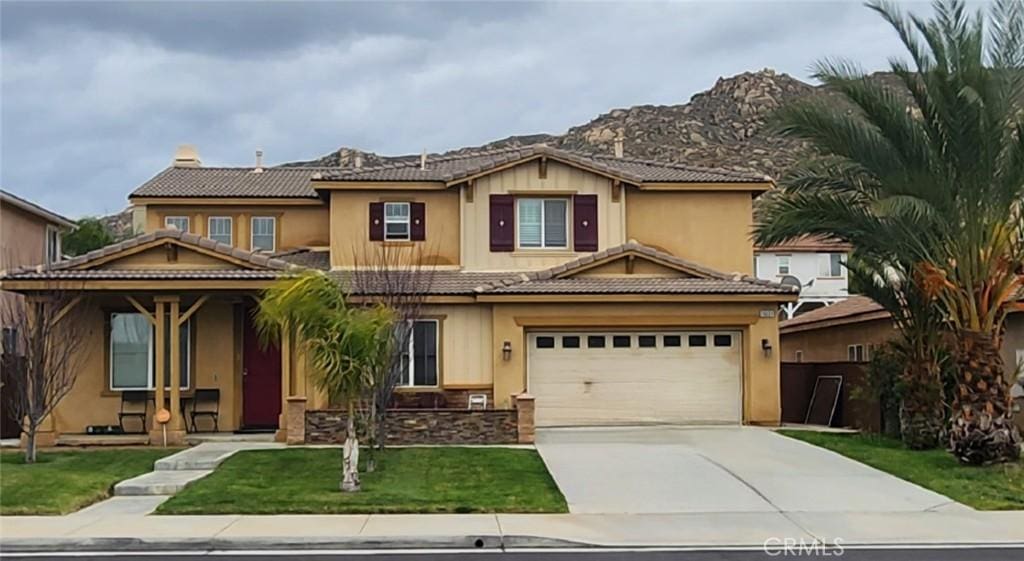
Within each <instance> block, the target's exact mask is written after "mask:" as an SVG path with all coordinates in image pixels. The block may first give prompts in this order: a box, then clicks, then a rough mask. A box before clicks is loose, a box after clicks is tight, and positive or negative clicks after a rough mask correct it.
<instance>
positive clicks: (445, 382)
mask: <svg viewBox="0 0 1024 561" xmlns="http://www.w3.org/2000/svg"><path fill="white" fill-rule="evenodd" d="M422 315H423V317H424V318H435V319H439V320H441V339H442V345H441V360H442V362H441V385H442V386H443V387H445V388H450V389H457V388H477V387H481V386H487V387H489V386H490V385H491V383H492V377H491V363H492V352H493V349H492V347H491V307H490V306H489V305H486V304H453V305H438V306H429V307H427V308H425V309H424V311H423V314H422Z"/></svg>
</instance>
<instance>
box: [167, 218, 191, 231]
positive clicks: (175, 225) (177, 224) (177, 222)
mask: <svg viewBox="0 0 1024 561" xmlns="http://www.w3.org/2000/svg"><path fill="white" fill-rule="evenodd" d="M164 228H166V229H168V230H178V231H180V232H188V217H187V216H165V217H164Z"/></svg>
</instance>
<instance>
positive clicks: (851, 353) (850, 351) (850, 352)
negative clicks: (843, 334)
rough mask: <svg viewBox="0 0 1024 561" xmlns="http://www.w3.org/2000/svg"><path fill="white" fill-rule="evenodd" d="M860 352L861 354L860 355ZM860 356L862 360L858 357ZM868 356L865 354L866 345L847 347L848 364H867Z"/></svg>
mask: <svg viewBox="0 0 1024 561" xmlns="http://www.w3.org/2000/svg"><path fill="white" fill-rule="evenodd" d="M858 351H859V353H858ZM858 354H860V358H859V359H858V358H857V355H858ZM866 361H867V355H865V354H864V345H862V344H860V343H857V344H855V345H847V346H846V362H866Z"/></svg>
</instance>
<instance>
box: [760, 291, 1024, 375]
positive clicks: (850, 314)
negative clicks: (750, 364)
mask: <svg viewBox="0 0 1024 561" xmlns="http://www.w3.org/2000/svg"><path fill="white" fill-rule="evenodd" d="M779 334H780V337H781V339H782V348H781V352H780V353H779V354H780V358H781V359H782V361H783V362H812V363H815V362H868V361H870V360H871V355H872V352H873V351H874V349H875V348H877V347H878V346H880V345H882V344H883V343H885V342H886V341H888V340H889V339H891V338H892V337H894V336H895V334H896V330H895V327H894V326H893V323H892V319H891V317H890V316H889V312H886V311H885V310H884V309H882V306H880V305H879V304H877V303H876V302H875V301H873V300H871V299H870V298H868V297H866V296H851V297H850V298H848V299H846V300H844V301H842V302H839V303H836V304H833V305H831V306H829V307H827V308H819V309H817V310H814V311H812V312H807V313H805V314H801V315H799V316H797V317H795V318H793V319H791V320H787V321H783V322H781V323H780V324H779ZM1002 357H1003V363H1004V364H1005V365H1006V375H1007V381H1010V382H1013V381H1014V380H1015V379H1016V375H1015V372H1016V368H1018V365H1020V364H1022V363H1024V313H1022V312H1019V311H1017V312H1011V313H1010V315H1009V316H1008V317H1007V319H1006V331H1005V334H1004V336H1003V347H1002Z"/></svg>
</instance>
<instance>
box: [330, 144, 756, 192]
mask: <svg viewBox="0 0 1024 561" xmlns="http://www.w3.org/2000/svg"><path fill="white" fill-rule="evenodd" d="M540 157H548V158H551V159H554V160H559V161H563V162H565V163H568V164H570V165H575V166H578V167H581V168H584V169H589V170H591V171H594V172H596V173H600V174H603V175H607V176H610V177H614V178H616V179H621V180H623V181H626V182H629V183H636V184H643V183H768V182H770V181H771V179H770V178H768V177H766V176H764V175H758V174H753V173H746V172H739V171H732V170H724V169H712V168H700V167H694V166H688V165H684V164H676V163H668V162H656V161H653V160H638V159H633V158H619V157H613V156H604V155H598V154H588V153H584V152H576V151H569V150H563V149H559V148H552V147H549V146H546V145H543V144H536V145H532V146H522V147H513V148H501V149H495V150H484V151H479V152H472V153H468V154H458V155H452V156H434V157H430V158H428V159H427V161H426V164H425V165H422V166H421V164H420V162H419V161H412V160H410V161H405V162H399V163H393V164H387V165H383V166H375V167H368V168H344V169H338V168H332V169H330V170H329V171H325V172H323V173H321V174H320V175H319V176H315V177H314V180H320V181H336V182H373V181H381V182H384V181H389V182H390V181H398V182H406V181H409V182H414V181H436V182H444V183H447V184H451V183H455V182H459V181H463V180H466V179H469V178H472V177H474V176H476V175H480V174H485V173H487V172H489V171H491V170H495V169H500V168H503V167H505V166H508V165H513V164H515V163H517V162H521V161H526V160H531V159H535V158H540Z"/></svg>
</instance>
